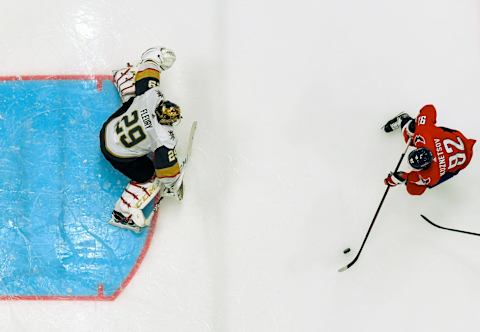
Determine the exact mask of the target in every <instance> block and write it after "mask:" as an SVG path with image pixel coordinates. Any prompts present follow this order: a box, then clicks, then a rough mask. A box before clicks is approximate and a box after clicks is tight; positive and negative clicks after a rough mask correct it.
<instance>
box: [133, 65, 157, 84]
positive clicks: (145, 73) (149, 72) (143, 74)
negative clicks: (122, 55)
mask: <svg viewBox="0 0 480 332" xmlns="http://www.w3.org/2000/svg"><path fill="white" fill-rule="evenodd" d="M144 78H156V79H157V80H159V79H160V72H159V71H158V70H155V69H151V68H147V69H145V70H142V71H139V72H138V73H137V75H135V81H136V82H138V81H140V80H142V79H144Z"/></svg>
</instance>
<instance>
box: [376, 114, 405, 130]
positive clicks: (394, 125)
mask: <svg viewBox="0 0 480 332" xmlns="http://www.w3.org/2000/svg"><path fill="white" fill-rule="evenodd" d="M409 118H410V115H408V114H407V113H405V112H402V113H400V114H398V115H397V116H396V117H394V118H393V119H391V120H390V121H388V122H387V123H386V124H385V125H384V126H383V127H382V128H383V130H385V132H386V133H390V132H392V131H394V130H397V129H399V128H401V127H402V122H403V120H404V119H409Z"/></svg>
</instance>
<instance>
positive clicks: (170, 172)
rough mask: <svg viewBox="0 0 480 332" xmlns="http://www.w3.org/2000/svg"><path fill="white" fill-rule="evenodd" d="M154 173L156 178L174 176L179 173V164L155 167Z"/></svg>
mask: <svg viewBox="0 0 480 332" xmlns="http://www.w3.org/2000/svg"><path fill="white" fill-rule="evenodd" d="M155 174H156V175H157V177H158V178H160V179H161V178H174V177H176V176H177V175H178V174H180V165H178V163H175V164H174V165H173V166H170V167H167V168H157V169H156V170H155Z"/></svg>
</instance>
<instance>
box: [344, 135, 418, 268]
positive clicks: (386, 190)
mask: <svg viewBox="0 0 480 332" xmlns="http://www.w3.org/2000/svg"><path fill="white" fill-rule="evenodd" d="M411 139H412V138H411V137H410V138H409V139H408V142H407V147H406V148H405V151H404V152H403V153H402V156H401V157H400V160H399V161H398V164H397V167H395V171H393V172H394V173H395V172H397V171H398V168H399V167H400V164H401V163H402V160H403V157H405V154H406V153H407V150H408V148H409V146H410V141H411ZM389 190H390V186H387V189H385V193H384V194H383V197H382V200H381V201H380V204H379V205H378V208H377V211H376V212H375V215H374V216H373V220H372V222H371V223H370V227H368V231H367V234H366V235H365V238H364V239H363V242H362V245H361V246H360V249H359V250H358V252H357V255H356V256H355V258H354V259H353V260H352V261H351V262H350V263H348V264H347V265H345V266H344V267H342V268H340V269H339V270H338V272H343V271H346V270H348V269H349V268H350V267H351V266H352V265H353V264H355V263H356V262H357V260H358V257H360V254H361V252H362V250H363V246H364V245H365V242H367V238H368V235H369V234H370V231H371V230H372V227H373V224H374V223H375V220H376V219H377V216H378V213H379V212H380V209H381V208H382V205H383V201H384V200H385V197H387V194H388V191H389Z"/></svg>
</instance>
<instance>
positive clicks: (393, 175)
mask: <svg viewBox="0 0 480 332" xmlns="http://www.w3.org/2000/svg"><path fill="white" fill-rule="evenodd" d="M405 181H407V173H405V172H390V174H388V176H387V177H386V178H385V180H384V182H385V184H386V185H387V186H390V187H395V186H396V185H397V184H400V183H405Z"/></svg>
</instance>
